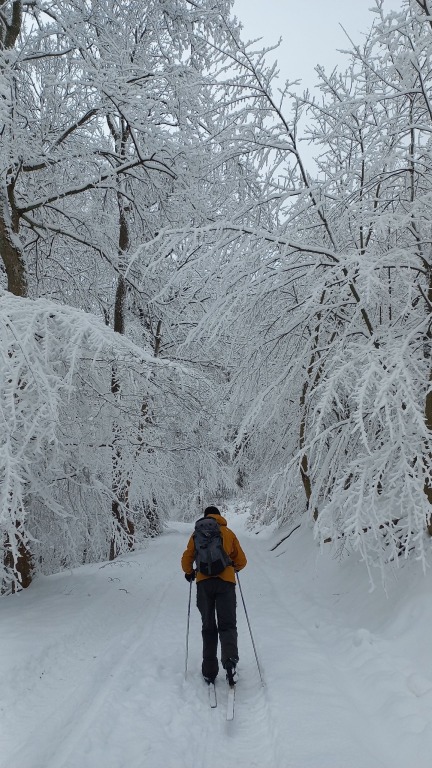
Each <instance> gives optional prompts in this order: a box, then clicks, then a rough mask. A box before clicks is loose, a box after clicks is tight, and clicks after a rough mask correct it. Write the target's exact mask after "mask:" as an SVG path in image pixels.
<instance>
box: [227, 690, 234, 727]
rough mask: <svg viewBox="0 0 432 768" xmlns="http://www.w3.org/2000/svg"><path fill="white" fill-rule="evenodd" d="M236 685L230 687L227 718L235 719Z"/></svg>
mask: <svg viewBox="0 0 432 768" xmlns="http://www.w3.org/2000/svg"><path fill="white" fill-rule="evenodd" d="M234 702H235V685H230V686H229V688H228V703H227V716H226V719H227V720H234Z"/></svg>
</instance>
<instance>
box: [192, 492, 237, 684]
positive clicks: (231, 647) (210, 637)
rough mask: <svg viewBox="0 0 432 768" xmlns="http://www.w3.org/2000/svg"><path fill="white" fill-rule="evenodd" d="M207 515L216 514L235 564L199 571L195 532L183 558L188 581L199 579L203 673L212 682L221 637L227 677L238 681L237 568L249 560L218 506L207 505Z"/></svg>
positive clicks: (198, 597) (216, 669)
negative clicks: (217, 570)
mask: <svg viewBox="0 0 432 768" xmlns="http://www.w3.org/2000/svg"><path fill="white" fill-rule="evenodd" d="M204 516H205V517H208V516H209V517H213V518H214V519H215V520H216V522H217V523H218V524H219V526H220V532H221V535H222V543H223V548H224V550H225V552H226V553H227V554H228V555H229V558H230V560H231V562H232V565H228V566H227V567H226V568H225V569H224V570H223V571H222V573H220V574H219V575H218V576H206V575H204V574H203V573H200V572H196V571H195V569H194V562H195V543H194V536H193V534H192V536H191V537H190V539H189V541H188V545H187V547H186V549H185V551H184V553H183V556H182V559H181V566H182V569H183V571H184V574H185V578H186V580H187V581H189V582H190V581H193V580H194V579H195V576H196V582H197V607H198V610H199V612H200V614H201V620H202V639H203V661H202V673H203V676H204V679H205V680H206V682H207V683H213V682H214V681H215V679H216V676H217V674H218V672H219V664H218V659H217V647H218V637H219V639H220V644H221V662H222V666H223V668H224V669H225V671H226V675H227V680H228V682H229V683H230V685H232V684H233V683H235V681H236V666H237V662H238V644H237V616H236V593H235V585H236V577H235V574H236V571H241V569H242V568H244V567H245V565H246V564H247V560H246V555H245V553H244V552H243V550H242V548H241V546H240V543H239V540H238V539H237V536H236V535H235V533H233V531H231V530H230V528H228V526H227V521H226V520H225V518H224V517H222V515H221V514H220V512H219V510H218V508H217V507H213V506H212V507H207V508H206V509H205V510H204Z"/></svg>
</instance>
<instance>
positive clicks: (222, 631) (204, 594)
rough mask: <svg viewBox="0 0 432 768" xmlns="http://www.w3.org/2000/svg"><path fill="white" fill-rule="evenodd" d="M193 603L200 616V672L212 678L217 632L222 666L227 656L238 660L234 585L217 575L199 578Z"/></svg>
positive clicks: (216, 668) (214, 666)
mask: <svg viewBox="0 0 432 768" xmlns="http://www.w3.org/2000/svg"><path fill="white" fill-rule="evenodd" d="M197 606H198V610H199V612H200V614H201V619H202V638H203V662H202V673H203V675H204V677H210V678H214V677H216V675H217V673H218V670H219V664H218V660H217V645H218V634H219V639H220V644H221V661H222V666H223V667H225V664H226V662H227V661H228V659H235V660H236V661H237V660H238V647H237V622H236V593H235V584H232V583H231V582H229V581H224V580H223V579H219V578H217V577H216V578H212V579H204V580H203V581H199V582H198V583H197ZM216 618H217V623H216Z"/></svg>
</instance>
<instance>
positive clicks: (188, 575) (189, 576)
mask: <svg viewBox="0 0 432 768" xmlns="http://www.w3.org/2000/svg"><path fill="white" fill-rule="evenodd" d="M185 579H186V581H195V571H192V573H185Z"/></svg>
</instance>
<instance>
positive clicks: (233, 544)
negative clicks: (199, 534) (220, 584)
mask: <svg viewBox="0 0 432 768" xmlns="http://www.w3.org/2000/svg"><path fill="white" fill-rule="evenodd" d="M208 517H214V519H215V520H216V521H217V522H218V523H219V525H220V527H221V528H220V530H221V534H222V543H223V548H224V550H225V552H227V554H228V555H229V557H230V559H231V560H232V562H233V565H228V566H227V567H226V568H225V570H224V571H222V573H220V574H219V576H205V574H204V573H197V575H196V580H197V581H202V580H203V579H223V580H224V581H231V582H232V583H233V584H235V583H236V579H235V571H241V569H242V568H244V567H245V565H246V563H247V560H246V555H245V553H244V552H243V550H242V548H241V546H240V543H239V540H238V538H237V536H236V535H235V533H233V532H232V531H231V529H230V528H228V527H227V521H226V520H225V518H224V517H222V515H208ZM194 561H195V542H194V537H193V535H192V536H191V537H190V539H189V541H188V545H187V547H186V549H185V551H184V552H183V556H182V559H181V567H182V568H183V570H184V572H185V573H191V572H192V571H193V566H194Z"/></svg>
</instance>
